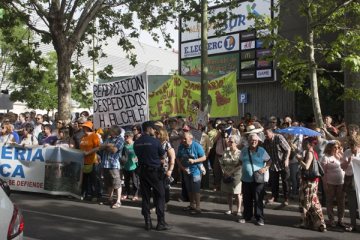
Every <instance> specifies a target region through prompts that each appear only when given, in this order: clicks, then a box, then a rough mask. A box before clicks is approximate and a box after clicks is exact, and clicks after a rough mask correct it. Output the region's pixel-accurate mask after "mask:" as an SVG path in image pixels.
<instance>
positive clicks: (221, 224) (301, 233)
mask: <svg viewBox="0 0 360 240" xmlns="http://www.w3.org/2000/svg"><path fill="white" fill-rule="evenodd" d="M11 198H12V199H13V201H14V202H15V203H16V204H18V205H19V206H20V208H21V209H22V210H23V215H24V219H25V233H24V236H25V239H28V240H39V239H41V240H65V239H66V240H67V239H76V240H77V239H79V240H82V239H96V240H102V239H130V240H133V239H159V240H160V239H171V240H174V239H201V240H216V239H266V240H280V239H287V240H291V239H302V240H315V239H316V240H318V239H327V240H331V239H334V240H335V239H344V240H345V239H360V233H359V232H357V233H347V232H341V231H339V230H336V231H327V232H325V233H320V232H316V231H311V230H306V229H300V228H296V227H295V225H296V224H297V223H298V222H299V214H298V213H296V212H290V211H283V210H270V209H266V210H265V217H266V220H265V226H262V227H260V226H256V225H255V224H254V223H245V224H240V223H237V222H236V221H235V217H234V216H228V215H225V214H224V211H225V210H226V205H224V204H216V203H203V204H202V209H203V213H202V214H200V215H196V216H191V215H189V214H188V213H187V212H184V211H183V210H182V208H183V207H185V206H187V204H186V203H182V202H176V201H171V202H170V203H169V208H168V210H169V211H168V212H167V213H166V221H167V222H168V223H169V224H171V225H172V226H173V229H172V230H170V231H164V232H157V231H155V230H154V231H150V232H147V231H145V230H144V229H143V224H144V223H143V217H142V216H141V212H140V202H137V203H133V202H130V201H125V202H124V203H123V206H122V207H121V208H119V209H111V208H110V207H109V206H106V205H99V204H96V203H88V202H81V201H77V200H73V199H68V198H63V197H53V196H49V195H42V194H34V193H31V194H30V193H13V194H12V196H11ZM152 215H153V222H154V223H155V224H156V215H155V214H152ZM347 221H348V219H347Z"/></svg>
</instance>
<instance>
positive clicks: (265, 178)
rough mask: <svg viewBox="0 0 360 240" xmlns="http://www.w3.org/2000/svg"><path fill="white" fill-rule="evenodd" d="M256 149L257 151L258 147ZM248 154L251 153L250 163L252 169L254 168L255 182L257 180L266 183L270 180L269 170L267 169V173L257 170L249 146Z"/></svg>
mask: <svg viewBox="0 0 360 240" xmlns="http://www.w3.org/2000/svg"><path fill="white" fill-rule="evenodd" d="M256 151H257V149H256ZM248 154H249V159H250V163H251V169H252V172H253V179H254V182H256V183H266V182H268V181H269V171H266V172H265V173H260V172H259V171H256V172H255V171H254V165H253V161H252V157H251V154H250V150H249V148H248Z"/></svg>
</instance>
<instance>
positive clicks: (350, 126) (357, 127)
mask: <svg viewBox="0 0 360 240" xmlns="http://www.w3.org/2000/svg"><path fill="white" fill-rule="evenodd" d="M350 128H352V129H354V130H355V131H356V132H358V133H359V129H360V128H359V125H357V124H349V125H348V130H349V129H350Z"/></svg>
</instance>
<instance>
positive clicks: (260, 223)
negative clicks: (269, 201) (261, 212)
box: [256, 219, 265, 226]
mask: <svg viewBox="0 0 360 240" xmlns="http://www.w3.org/2000/svg"><path fill="white" fill-rule="evenodd" d="M256 225H258V226H264V225H265V223H264V220H262V219H259V220H257V221H256Z"/></svg>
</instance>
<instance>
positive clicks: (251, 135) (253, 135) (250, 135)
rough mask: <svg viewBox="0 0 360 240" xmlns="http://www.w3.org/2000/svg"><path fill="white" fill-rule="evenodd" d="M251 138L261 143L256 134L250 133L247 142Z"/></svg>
mask: <svg viewBox="0 0 360 240" xmlns="http://www.w3.org/2000/svg"><path fill="white" fill-rule="evenodd" d="M252 138H255V139H256V140H258V141H259V142H261V139H260V137H259V135H257V134H256V133H250V134H249V136H248V138H247V139H248V141H250V139H252Z"/></svg>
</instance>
